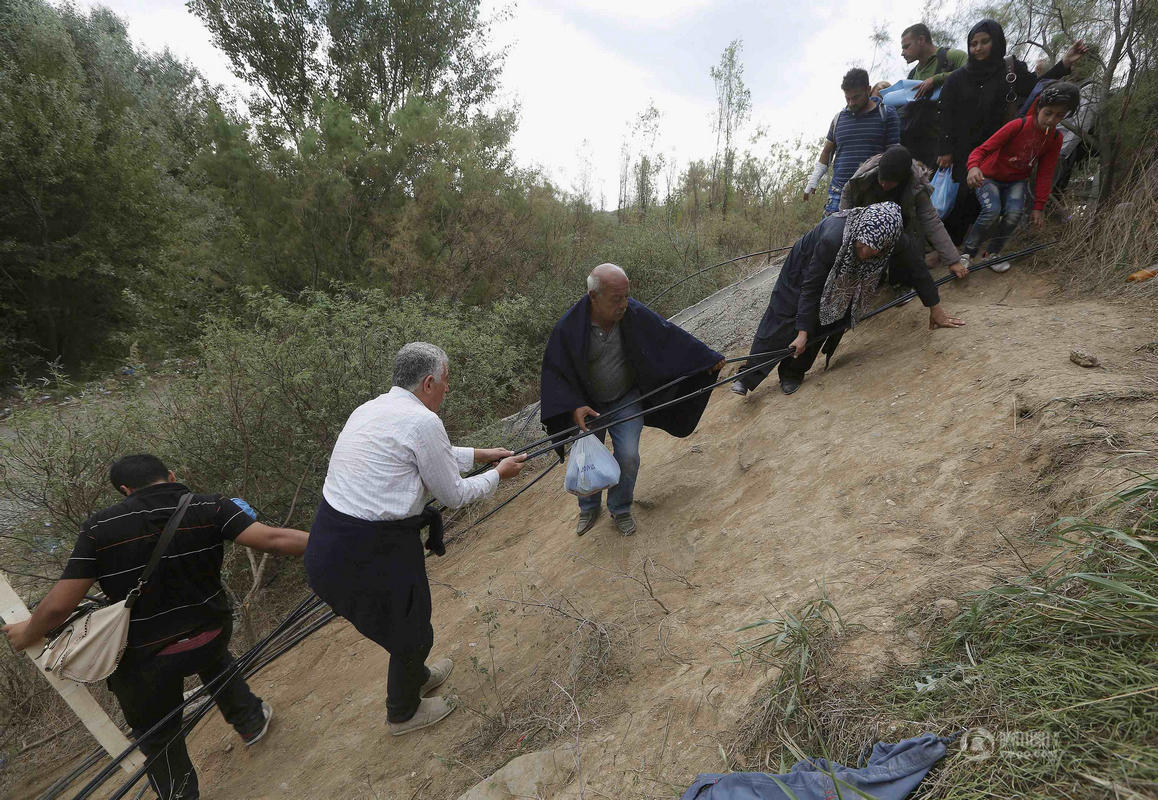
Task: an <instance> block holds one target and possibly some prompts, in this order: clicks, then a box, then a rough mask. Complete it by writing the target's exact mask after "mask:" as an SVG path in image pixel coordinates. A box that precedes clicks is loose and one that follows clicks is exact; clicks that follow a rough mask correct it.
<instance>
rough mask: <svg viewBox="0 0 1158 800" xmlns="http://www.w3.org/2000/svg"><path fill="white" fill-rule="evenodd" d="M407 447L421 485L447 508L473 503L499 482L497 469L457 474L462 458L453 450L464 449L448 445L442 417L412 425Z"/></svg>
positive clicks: (493, 488) (490, 491)
mask: <svg viewBox="0 0 1158 800" xmlns="http://www.w3.org/2000/svg"><path fill="white" fill-rule="evenodd" d="M411 446H412V447H413V449H414V456H415V459H416V460H417V461H418V475H419V477H420V478H422V483H423V485H424V486H425V487H426V488H427V489H428V490H429V491H430V493H431V494H432V495H434V497H435V499H436V500H438V501H439V502H440V503H443V504H444V505H446V506H448V507H449V508H459V507H460V506H464V505H466V504H467V503H473V502H474V501H475V500H479V499H481V498H483V497H486V496H487V495H489V494H491V493H492V492H494V490H495V488H496V487H498V485H499V473H498V471H497V470H493V469H492V470H488V471H486V472H484V473H482V474H481V475H475V476H474V477H473V478H463V477H462V476H461V475H459V466H460V464H461V463H462V459H461V455H460V454H459V453H458V452H456V450H458V451H464V450H468V448H465V447H462V448H455V447H454V446H452V445H451V443H450V438H449V437H448V436H447V435H446V428H445V427H443V424H442V420H440V419H438V418H437V417H433V416H432V417H430V418H429V419H428V420H424V421H423V422H422V424H420V425H418V426H417V427H416V428H415V430H414V434H413V438H412V440H411ZM473 461H474V455H473V452H472V454H471V462H472V463H473Z"/></svg>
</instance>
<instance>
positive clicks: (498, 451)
mask: <svg viewBox="0 0 1158 800" xmlns="http://www.w3.org/2000/svg"><path fill="white" fill-rule="evenodd" d="M513 455H514V453H513V452H511V451H510V450H507V449H506V448H505V447H487V448H478V449H476V450H475V451H474V460H475V461H476V462H478V463H479V464H493V463H495V462H496V461H502V460H503V459H504V458H509V457H511V456H513Z"/></svg>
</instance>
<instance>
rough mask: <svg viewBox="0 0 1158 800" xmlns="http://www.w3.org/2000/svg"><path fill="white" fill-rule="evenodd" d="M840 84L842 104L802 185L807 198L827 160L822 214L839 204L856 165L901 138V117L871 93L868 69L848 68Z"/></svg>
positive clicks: (814, 188)
mask: <svg viewBox="0 0 1158 800" xmlns="http://www.w3.org/2000/svg"><path fill="white" fill-rule="evenodd" d="M840 88H841V90H842V91H843V92H844V101H845V107H844V108H843V109H842V110H841V111H840V113H839V114H837V115H836V116H835V117H833V119H832V124H831V125H829V126H828V134H827V135H826V136H825V137H824V147H823V148H822V149H821V151H820V158H819V159H818V161H817V163H816V166H815V167H814V168H813V170H812V175H810V176H809V178H808V184H807V185H806V186H805V187H804V197H803V199H804V201H805V202H807V201H808V199H809V198H810V197H812V193H813V192H815V191H816V190H817V188H818V187H819V186H820V181H821V179H822V178H823V177H824V176H825V175H826V174H827V173H828V165H829V163H831V164H832V180H831V181H830V182H829V185H828V202H827V203H825V206H824V213H825V216H827V215H829V214H832V213H834V212H835V211H836V210H837V209H838V208H839V207H840V190H841V189H843V188H844V184H845V182H846V181H847V180H848V179H849V178H851V177H852V176H853V173H855V172H856V170H857V167H859V166H860V165H861V164H863V163H864V162H865V161H867V160H868V159H870V158H872V157H873V156H875V155H878V154H879V153H883V152H884V151H885V148H886V147H888V146H889V145H891V144H899V143H900V141H901V120H900V118H899V117H898V116H897V112H896V111H895V110H894V109H892V108H889V107H888V106H886V105H885V104H884V103H882V102H881V99H880V98H879V97H873V96H872V95H871V91H872V90H871V88H870V86H869V76H868V72H866V71H865V70H863V69H860V68H859V67H854V68H853V69H850V70H849V71H848V72H847V73H845V76H844V80H843V81H841V84H840Z"/></svg>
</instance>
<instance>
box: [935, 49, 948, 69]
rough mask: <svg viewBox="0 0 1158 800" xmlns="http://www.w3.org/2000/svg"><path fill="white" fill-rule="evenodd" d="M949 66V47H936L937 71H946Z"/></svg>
mask: <svg viewBox="0 0 1158 800" xmlns="http://www.w3.org/2000/svg"><path fill="white" fill-rule="evenodd" d="M949 66H950V65H949V48H948V47H938V48H937V72H938V73H942V72H948V71H949Z"/></svg>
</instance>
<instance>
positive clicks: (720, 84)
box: [711, 39, 752, 219]
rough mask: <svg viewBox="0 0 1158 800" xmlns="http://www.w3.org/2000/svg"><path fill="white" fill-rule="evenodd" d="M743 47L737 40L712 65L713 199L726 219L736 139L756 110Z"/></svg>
mask: <svg viewBox="0 0 1158 800" xmlns="http://www.w3.org/2000/svg"><path fill="white" fill-rule="evenodd" d="M743 49H744V43H743V42H741V41H740V40H739V39H735V40H733V41H732V42H731V43H730V44H729V45H728V46H727V47H725V48H724V52H723V53H722V54H721V55H720V63H719V64H718V65H716V66H714V67H712V68H711V75H712V82H713V83H714V84H715V86H716V122H715V130H716V154H715V157H714V158H713V159H712V199H713V202H714V203H718V204H719V206H720V208H721V212H722V213H723V215H724V218H725V219H726V218H727V216H728V200H729V198H730V195H731V192H732V175H733V170H734V169H735V163H736V148H735V144H734V141H735V138H736V135H737V134H738V132H739V130H740V128H741V127H742V126H743V125H744V123H745V122H747V120H748V117H749V116H750V115H751V113H752V94H751V92H750V91H748V87H747V86H745V85H744V64H743V63H742V62H741V61H740V53H741V51H742V50H743ZM721 145H722V146H723V152H722V153H721V150H720V148H721Z"/></svg>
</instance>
